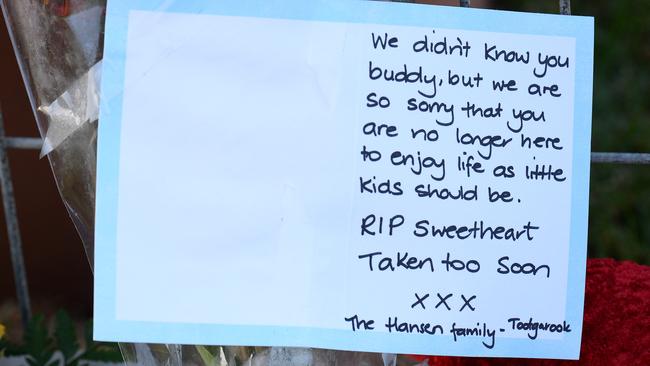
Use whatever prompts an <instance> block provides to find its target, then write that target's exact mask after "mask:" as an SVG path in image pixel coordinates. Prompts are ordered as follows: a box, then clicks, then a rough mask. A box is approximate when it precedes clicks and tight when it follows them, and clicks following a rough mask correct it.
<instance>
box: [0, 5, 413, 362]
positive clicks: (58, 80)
mask: <svg viewBox="0 0 650 366" xmlns="http://www.w3.org/2000/svg"><path fill="white" fill-rule="evenodd" d="M123 1H128V0H123ZM178 1H181V0H178ZM0 5H1V7H2V11H3V15H4V17H5V20H6V23H7V26H8V27H9V33H10V35H11V37H12V42H13V46H14V49H15V52H16V55H17V58H18V63H19V65H20V68H21V72H22V75H23V78H24V81H25V84H26V87H27V91H28V95H29V98H30V102H31V105H32V108H33V110H34V114H35V116H36V121H37V124H38V128H39V131H40V134H41V136H42V137H43V149H42V151H41V155H42V156H47V158H48V159H49V161H50V164H51V166H52V171H53V173H54V176H55V180H56V184H57V186H58V189H59V192H60V194H61V198H62V199H63V202H64V203H65V206H66V208H67V210H68V212H69V214H70V217H71V218H72V221H73V222H74V225H75V227H76V228H77V231H78V232H79V235H80V236H81V239H82V241H83V244H84V247H85V250H86V254H87V256H88V260H89V263H90V265H91V266H92V264H93V253H94V251H93V248H94V243H93V233H94V205H95V167H96V153H97V150H96V142H97V118H98V108H99V95H100V94H99V84H100V83H99V80H100V77H101V59H102V40H103V31H104V18H105V7H106V0H0ZM120 348H121V350H122V354H123V356H124V359H125V363H126V364H128V365H206V366H212V365H215V366H231V365H233V366H234V365H250V366H276V365H277V366H288V365H295V366H302V365H305V366H306V365H323V366H330V365H332V366H334V365H336V366H344V365H350V366H353V365H358V366H379V365H382V366H396V365H400V366H414V365H418V361H416V359H415V358H412V357H409V356H397V355H389V354H383V355H382V354H372V353H359V352H341V351H330V350H320V349H297V348H282V347H272V348H269V347H215V346H206V347H203V346H188V345H184V346H181V345H154V344H128V343H122V344H120ZM424 362H426V361H424ZM425 364H426V363H424V364H422V365H425Z"/></svg>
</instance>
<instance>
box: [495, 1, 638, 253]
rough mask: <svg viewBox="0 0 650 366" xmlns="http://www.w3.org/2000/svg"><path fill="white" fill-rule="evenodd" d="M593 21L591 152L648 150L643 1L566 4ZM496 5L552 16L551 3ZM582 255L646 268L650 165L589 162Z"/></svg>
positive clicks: (555, 3)
mask: <svg viewBox="0 0 650 366" xmlns="http://www.w3.org/2000/svg"><path fill="white" fill-rule="evenodd" d="M571 5H572V13H573V14H575V15H587V16H593V17H595V24H596V29H595V32H596V33H595V44H594V46H595V50H594V99H593V100H594V106H593V132H592V151H616V152H650V97H649V96H650V67H648V65H650V43H649V42H648V41H647V40H648V38H650V27H649V26H648V24H650V1H572V2H571ZM496 6H497V8H499V9H503V10H519V11H533V12H546V13H557V12H558V9H559V5H558V1H533V0H499V1H497V4H496ZM590 194H591V197H590V210H589V211H590V212H589V255H590V256H592V257H612V258H617V259H630V260H634V261H636V262H638V263H643V264H650V167H648V166H620V165H597V164H592V173H591V193H590Z"/></svg>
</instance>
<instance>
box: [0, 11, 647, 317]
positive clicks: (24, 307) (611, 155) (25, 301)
mask: <svg viewBox="0 0 650 366" xmlns="http://www.w3.org/2000/svg"><path fill="white" fill-rule="evenodd" d="M392 1H393V2H414V1H413V0H392ZM459 5H460V6H462V7H469V6H470V0H459ZM559 5H560V14H563V15H571V1H570V0H559ZM41 146H42V141H41V139H40V138H31V137H6V136H5V133H4V121H3V118H2V109H1V108H0V185H1V187H2V202H3V205H4V212H5V220H6V225H7V236H8V238H9V249H10V252H11V263H12V265H13V272H14V281H15V284H16V297H17V299H18V304H19V307H20V315H21V319H22V322H23V325H25V326H27V323H28V322H29V319H30V317H31V305H30V301H29V291H28V287H27V274H26V271H25V263H24V260H23V252H22V243H21V240H20V230H19V227H18V217H17V216H16V201H15V198H14V190H13V184H12V180H11V171H10V169H9V159H8V157H7V150H8V149H29V150H40V149H41ZM591 162H592V163H614V164H634V165H639V164H648V165H650V153H616V152H592V153H591Z"/></svg>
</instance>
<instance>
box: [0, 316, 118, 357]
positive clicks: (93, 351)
mask: <svg viewBox="0 0 650 366" xmlns="http://www.w3.org/2000/svg"><path fill="white" fill-rule="evenodd" d="M78 339H79V338H78V337H77V332H76V330H75V324H74V322H73V321H72V319H70V316H69V315H68V314H67V313H66V312H64V311H59V312H58V313H57V314H56V316H55V319H54V331H53V332H52V334H51V333H50V332H49V331H48V328H47V326H46V324H45V318H44V317H43V316H42V315H37V316H34V317H33V318H32V319H31V321H30V322H29V324H28V326H27V329H26V330H25V336H24V339H23V344H22V345H13V344H10V343H8V342H7V341H0V342H4V343H0V349H3V348H5V349H6V355H7V356H27V363H28V364H29V366H82V365H86V364H88V362H89V361H101V362H122V355H121V354H120V351H119V349H118V348H117V346H116V345H113V344H108V343H98V342H94V341H93V339H92V324H91V323H87V324H85V326H84V343H85V345H86V346H85V348H83V347H81V345H80V344H79V340H78ZM57 352H58V353H59V354H58V356H60V357H55V356H57Z"/></svg>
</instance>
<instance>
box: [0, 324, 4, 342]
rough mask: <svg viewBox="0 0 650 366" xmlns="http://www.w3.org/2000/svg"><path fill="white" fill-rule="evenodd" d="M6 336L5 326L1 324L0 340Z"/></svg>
mask: <svg viewBox="0 0 650 366" xmlns="http://www.w3.org/2000/svg"><path fill="white" fill-rule="evenodd" d="M4 335H5V326H4V325H2V324H0V339H2V337H4Z"/></svg>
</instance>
